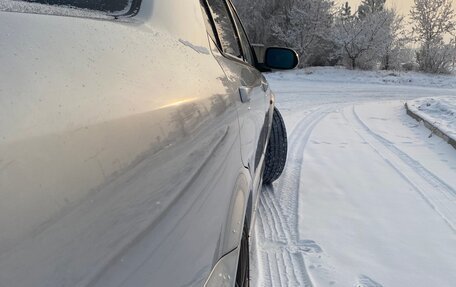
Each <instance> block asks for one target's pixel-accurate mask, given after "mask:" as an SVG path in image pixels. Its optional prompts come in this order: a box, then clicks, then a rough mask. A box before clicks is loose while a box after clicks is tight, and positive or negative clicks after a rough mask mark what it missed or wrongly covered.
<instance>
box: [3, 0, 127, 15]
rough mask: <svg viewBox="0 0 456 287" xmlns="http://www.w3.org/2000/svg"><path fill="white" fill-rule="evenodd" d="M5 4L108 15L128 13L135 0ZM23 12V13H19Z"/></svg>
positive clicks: (16, 0)
mask: <svg viewBox="0 0 456 287" xmlns="http://www.w3.org/2000/svg"><path fill="white" fill-rule="evenodd" d="M1 2H2V3H3V4H5V3H8V2H9V3H11V4H15V3H30V4H35V5H36V4H38V5H47V6H56V7H66V8H76V9H87V10H95V11H101V12H106V13H127V12H128V11H129V10H130V8H131V6H132V3H133V2H135V1H133V0H2V1H1ZM18 12H21V11H18Z"/></svg>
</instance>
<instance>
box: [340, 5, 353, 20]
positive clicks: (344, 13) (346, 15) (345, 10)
mask: <svg viewBox="0 0 456 287" xmlns="http://www.w3.org/2000/svg"><path fill="white" fill-rule="evenodd" d="M351 9H352V8H351V6H350V4H348V2H345V3H344V4H343V5H342V7H341V8H340V18H341V20H342V21H346V20H350V19H351V18H352V17H353V14H352V10H351Z"/></svg>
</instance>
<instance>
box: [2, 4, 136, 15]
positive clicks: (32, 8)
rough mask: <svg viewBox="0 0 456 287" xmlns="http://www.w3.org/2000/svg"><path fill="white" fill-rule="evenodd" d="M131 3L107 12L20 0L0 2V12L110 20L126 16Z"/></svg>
mask: <svg viewBox="0 0 456 287" xmlns="http://www.w3.org/2000/svg"><path fill="white" fill-rule="evenodd" d="M132 1H133V0H128V4H127V5H126V7H125V8H124V9H123V10H122V11H116V12H109V11H101V10H92V9H87V8H79V7H75V6H71V5H56V4H54V5H51V4H41V3H35V2H28V1H21V0H0V11H5V12H19V13H33V14H47V15H59V16H71V17H83V18H96V19H106V20H112V19H115V18H117V17H118V16H122V15H125V14H127V13H128V12H129V10H130V7H131V3H132Z"/></svg>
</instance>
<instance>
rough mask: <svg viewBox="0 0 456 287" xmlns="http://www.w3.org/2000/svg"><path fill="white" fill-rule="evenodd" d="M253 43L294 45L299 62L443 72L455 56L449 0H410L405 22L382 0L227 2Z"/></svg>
mask: <svg viewBox="0 0 456 287" xmlns="http://www.w3.org/2000/svg"><path fill="white" fill-rule="evenodd" d="M233 2H234V4H235V6H236V7H237V10H238V13H239V14H240V17H241V18H242V20H243V23H244V26H245V28H246V30H247V33H248V34H249V38H250V40H251V42H253V43H264V44H267V45H281V46H287V47H290V48H294V49H295V50H296V51H297V52H298V54H299V56H300V60H301V66H328V65H345V66H346V67H348V68H351V69H384V70H397V69H405V70H412V69H416V70H420V71H424V72H431V73H449V72H450V71H451V70H452V69H453V68H454V62H455V58H456V41H455V39H456V38H455V37H456V17H455V13H454V7H453V6H452V0H414V5H413V7H412V8H411V11H410V14H409V20H406V19H405V18H404V16H402V15H400V14H398V12H397V11H395V10H394V9H389V8H387V7H386V0H362V2H361V4H360V5H359V6H358V7H355V8H353V7H351V6H350V5H349V3H348V2H346V3H344V4H343V5H341V6H339V5H338V4H336V2H335V1H332V0H233Z"/></svg>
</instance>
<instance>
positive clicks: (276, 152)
mask: <svg viewBox="0 0 456 287" xmlns="http://www.w3.org/2000/svg"><path fill="white" fill-rule="evenodd" d="M287 151H288V141H287V130H286V128H285V123H284V121H283V118H282V115H281V114H280V112H279V110H278V109H277V108H275V107H274V114H273V116H272V127H271V134H270V136H269V142H268V147H267V149H266V156H265V168H264V172H263V183H264V184H271V183H272V182H274V181H275V180H277V179H278V178H279V177H280V175H281V174H282V172H283V169H284V168H285V163H286V161H287Z"/></svg>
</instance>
